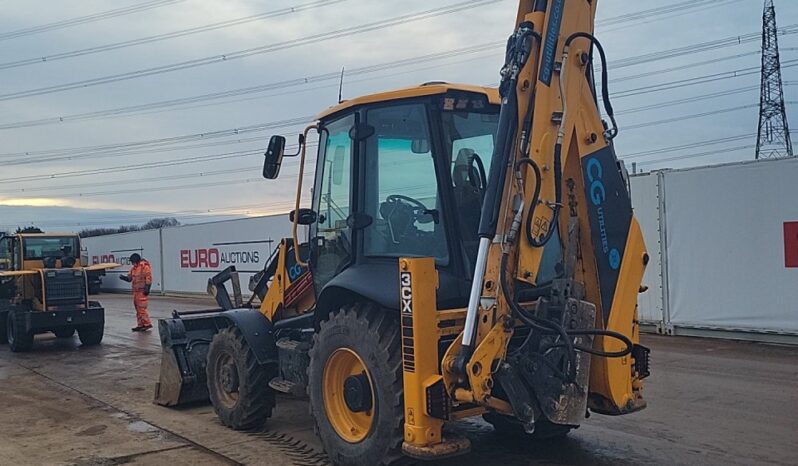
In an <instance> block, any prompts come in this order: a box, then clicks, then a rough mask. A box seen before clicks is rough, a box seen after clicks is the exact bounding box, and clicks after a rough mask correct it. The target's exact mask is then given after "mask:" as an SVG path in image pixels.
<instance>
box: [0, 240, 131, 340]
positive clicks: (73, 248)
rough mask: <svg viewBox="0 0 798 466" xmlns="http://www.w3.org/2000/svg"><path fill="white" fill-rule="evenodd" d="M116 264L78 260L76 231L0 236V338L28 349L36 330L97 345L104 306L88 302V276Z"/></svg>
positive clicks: (100, 334) (78, 249) (117, 265)
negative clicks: (87, 262) (74, 337)
mask: <svg viewBox="0 0 798 466" xmlns="http://www.w3.org/2000/svg"><path fill="white" fill-rule="evenodd" d="M116 267H119V264H95V265H91V266H86V264H82V263H81V258H80V238H79V237H78V235H76V234H74V233H47V234H45V233H18V234H16V235H9V236H3V237H0V342H2V343H6V342H7V343H8V344H9V347H10V348H11V351H15V352H17V351H27V350H29V349H31V347H32V346H33V338H34V336H35V335H36V334H37V333H44V332H53V333H54V334H55V335H56V336H57V337H58V338H70V337H72V336H73V335H74V334H75V331H76V330H77V333H78V337H79V338H80V341H81V343H83V344H84V345H86V346H92V345H98V344H100V341H102V338H103V332H104V328H105V310H104V309H103V308H102V306H101V305H100V303H98V302H96V301H89V279H88V274H89V273H93V272H100V271H105V270H107V269H113V268H116Z"/></svg>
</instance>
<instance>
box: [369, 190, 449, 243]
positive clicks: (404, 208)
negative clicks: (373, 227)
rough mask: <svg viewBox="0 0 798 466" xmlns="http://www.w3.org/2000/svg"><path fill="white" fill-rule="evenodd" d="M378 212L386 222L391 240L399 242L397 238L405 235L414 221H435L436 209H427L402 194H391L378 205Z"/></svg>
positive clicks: (416, 200) (417, 201)
mask: <svg viewBox="0 0 798 466" xmlns="http://www.w3.org/2000/svg"><path fill="white" fill-rule="evenodd" d="M380 214H381V215H382V218H384V219H385V220H386V221H387V222H388V230H389V232H390V234H391V238H390V239H391V241H392V242H393V243H394V244H399V240H400V239H401V238H404V237H405V236H407V234H408V233H409V232H410V229H411V227H412V226H413V225H414V224H415V223H416V222H418V223H422V224H424V223H430V222H433V221H435V214H436V211H434V210H430V209H427V206H425V205H424V204H423V203H422V202H421V201H419V200H418V199H413V198H412V197H409V196H404V195H402V194H391V195H390V196H388V197H386V198H385V202H384V203H383V204H382V206H380Z"/></svg>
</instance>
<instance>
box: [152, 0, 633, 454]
mask: <svg viewBox="0 0 798 466" xmlns="http://www.w3.org/2000/svg"><path fill="white" fill-rule="evenodd" d="M596 4H597V2H596V1H595V0H593V1H590V0H578V1H577V0H567V1H566V0H522V1H521V2H520V5H519V10H518V16H517V22H516V27H515V30H514V32H513V34H512V36H511V37H510V39H509V41H508V45H507V54H506V63H505V66H504V67H503V68H502V70H501V77H502V80H501V85H500V88H499V89H498V91H497V90H494V89H488V88H481V87H474V86H465V85H454V84H446V83H428V84H425V85H421V86H418V87H413V88H408V89H401V90H398V91H393V92H386V93H381V94H375V95H370V96H365V97H360V98H356V99H352V100H349V101H345V102H342V103H341V104H339V105H337V106H335V107H333V108H331V109H329V110H327V111H325V112H323V113H322V114H321V115H319V117H318V121H317V123H316V124H314V125H312V126H310V127H308V128H307V129H306V130H305V131H304V134H303V135H302V137H301V138H300V151H299V154H297V155H299V170H300V175H299V180H298V184H297V200H296V210H294V212H292V221H293V223H294V235H293V238H292V239H291V240H286V241H284V242H283V243H282V244H281V246H280V248H279V249H278V253H277V254H276V256H275V257H274V258H273V259H272V260H271V261H270V262H269V265H268V266H267V269H266V270H264V273H262V274H261V276H260V277H259V280H256V283H254V284H253V286H252V287H251V288H252V289H253V290H254V293H253V299H251V300H250V302H248V303H243V300H242V299H241V297H240V286H239V285H238V282H237V277H236V276H235V273H234V271H233V270H228V271H225V273H223V274H222V275H221V276H217V277H214V279H212V280H211V283H210V284H209V288H210V289H211V291H212V292H213V293H214V295H215V296H216V298H217V301H218V302H219V304H220V305H221V308H222V309H220V310H218V311H216V312H205V313H197V314H192V313H183V314H180V313H176V314H175V316H174V318H173V319H169V320H164V321H161V322H160V326H159V329H160V331H161V337H162V343H163V347H164V356H163V357H164V362H163V366H162V374H161V380H160V382H159V385H158V390H157V392H156V401H157V402H159V403H161V404H165V405H174V404H180V403H182V402H186V401H192V400H197V399H202V398H205V397H208V396H209V397H210V399H211V400H212V403H213V406H214V408H215V410H216V412H217V414H218V415H219V417H220V419H221V420H222V422H223V423H224V424H226V425H228V426H230V427H232V428H235V429H247V428H252V427H256V426H259V425H260V424H262V423H263V422H264V421H265V420H266V418H268V417H269V416H270V414H271V411H272V408H273V407H274V406H275V392H284V393H290V394H294V395H300V396H301V395H304V394H307V397H308V399H309V402H310V408H311V413H312V416H313V419H314V422H315V425H316V428H317V432H318V434H319V437H320V439H321V442H322V444H323V445H324V448H325V450H326V452H327V454H328V455H329V456H330V458H331V459H332V461H333V462H334V463H336V464H352V465H375V464H388V463H391V462H393V461H394V460H397V459H400V458H401V457H402V455H407V456H410V457H413V458H417V459H437V458H443V457H448V456H453V455H458V454H462V453H465V452H467V451H468V450H469V448H470V444H469V441H468V440H467V439H463V438H457V437H453V436H449V437H447V436H445V435H444V431H443V427H444V425H445V424H446V423H447V422H451V421H456V420H458V419H463V418H467V417H471V416H483V417H484V418H485V419H486V420H487V421H488V422H490V423H492V424H493V425H494V426H495V427H496V429H499V430H501V431H503V432H507V433H508V434H510V433H511V434H514V435H520V436H528V437H529V438H548V437H553V436H559V435H564V434H565V433H567V432H568V431H569V430H570V429H572V428H575V427H577V426H578V425H579V424H580V423H581V422H582V420H583V419H584V418H585V417H586V415H587V414H588V412H594V413H600V414H607V415H621V414H628V413H632V412H635V411H637V410H640V409H642V408H644V407H645V401H644V399H643V394H642V391H643V385H642V379H643V378H645V377H646V376H647V375H648V374H649V368H648V361H649V357H648V349H646V348H645V347H643V346H641V345H640V344H639V342H638V337H639V335H638V321H637V295H638V293H639V292H640V291H642V290H643V289H644V288H643V287H641V279H642V276H643V272H644V269H645V266H646V264H647V262H648V255H647V253H646V249H645V245H644V243H643V239H642V235H641V232H640V228H639V226H638V223H637V221H636V220H635V219H634V216H633V213H632V206H631V202H630V199H629V190H628V179H627V176H626V172H625V170H624V169H623V166H622V165H621V164H620V163H619V162H618V160H617V158H616V156H615V153H614V150H613V146H612V140H613V139H614V138H615V137H616V136H617V134H618V129H617V127H616V125H615V121H614V118H613V111H612V107H611V104H610V94H609V91H608V88H607V84H608V81H607V75H606V58H605V54H604V50H603V48H602V47H601V44H600V43H599V42H598V40H596V38H595V37H594V36H593V34H592V33H593V25H594V18H595V10H596ZM596 58H598V59H600V60H595V59H596ZM598 61H600V62H601V63H600V64H601V68H602V73H603V76H602V80H601V82H602V85H603V89H601V92H600V94H601V95H600V97H599V92H598V91H597V90H596V88H595V81H594V77H593V68H594V65H595V64H596V63H595V62H598ZM601 108H603V110H604V111H605V113H606V115H607V117H608V118H609V120H610V121H609V122H608V123H605V122H604V121H602V117H601V110H600V109H601ZM310 132H316V133H318V134H319V151H318V155H317V159H316V171H315V173H316V175H315V183H314V186H313V199H312V201H311V207H310V208H303V209H300V208H299V206H300V194H301V186H302V176H303V171H304V168H305V167H304V164H305V141H306V138H307V137H308V135H309V133H310ZM284 148H285V139H284V138H282V137H280V136H275V137H273V138H272V140H271V141H270V143H269V149H268V151H267V153H266V161H265V165H264V170H263V173H264V176H265V177H266V178H269V179H273V178H276V177H277V176H278V173H279V170H280V166H281V164H282V162H283V157H284V156H285V154H284ZM299 225H305V226H307V228H308V237H307V242H306V243H305V244H303V246H302V247H299V248H295V247H294V245H298V244H300V241H299V238H298V236H299V235H298V226H299ZM228 278H230V279H232V282H233V288H234V293H233V295H234V298H232V299H231V298H230V297H229V295H228V293H227V290H226V288H225V285H224V283H225V282H226V281H227V279H228ZM255 297H260V298H261V299H262V304H261V306H260V309H255V308H254V305H253V301H254V298H255ZM206 379H207V382H206Z"/></svg>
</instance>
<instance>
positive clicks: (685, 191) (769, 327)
mask: <svg viewBox="0 0 798 466" xmlns="http://www.w3.org/2000/svg"><path fill="white" fill-rule="evenodd" d="M631 185H632V199H633V203H634V207H635V213H636V215H637V216H638V218H639V219H640V222H641V225H642V228H643V231H644V234H645V239H646V243H647V246H648V248H649V255H650V256H651V258H652V260H651V262H650V263H649V267H648V270H647V271H646V276H645V280H646V284H647V285H648V286H649V290H648V291H647V292H646V293H644V294H643V295H641V298H640V301H639V305H640V316H641V320H642V321H644V323H646V324H649V327H650V328H652V329H655V330H656V331H658V332H659V333H663V334H675V335H709V336H723V337H731V338H742V339H751V340H764V341H775V342H789V343H796V342H798V202H796V199H798V160H796V159H784V160H769V161H759V162H745V163H736V164H728V165H721V166H714V167H701V168H693V169H686V170H666V171H661V172H656V173H650V174H645V175H641V176H633V177H632V182H631Z"/></svg>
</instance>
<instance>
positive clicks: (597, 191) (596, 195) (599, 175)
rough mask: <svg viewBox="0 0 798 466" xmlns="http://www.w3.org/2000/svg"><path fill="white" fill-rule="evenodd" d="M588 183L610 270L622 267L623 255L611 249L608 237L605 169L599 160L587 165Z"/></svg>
mask: <svg viewBox="0 0 798 466" xmlns="http://www.w3.org/2000/svg"><path fill="white" fill-rule="evenodd" d="M587 181H588V183H590V201H591V202H592V203H593V205H594V206H596V214H597V217H598V227H599V233H600V237H601V249H602V251H603V252H604V254H605V255H606V256H607V260H608V261H609V264H610V268H611V269H612V270H618V269H619V268H620V267H621V253H620V251H618V248H610V244H609V238H608V235H607V222H606V219H605V215H604V202H605V201H606V200H607V187H606V186H605V185H604V168H603V167H602V166H601V162H599V161H598V159H595V158H594V159H590V161H589V162H588V163H587Z"/></svg>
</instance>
